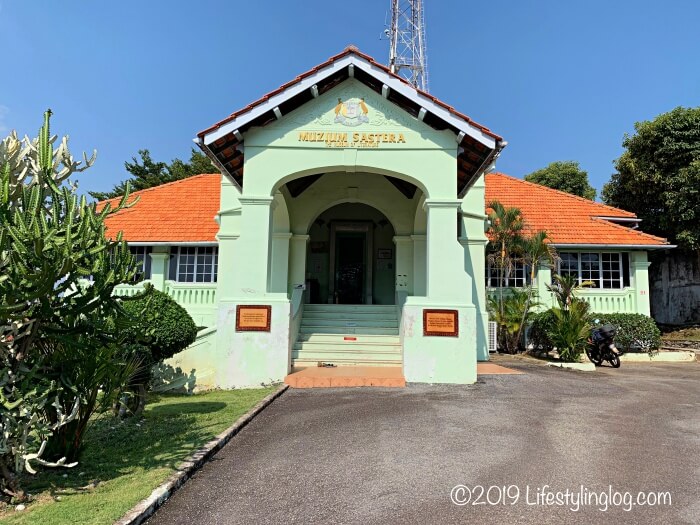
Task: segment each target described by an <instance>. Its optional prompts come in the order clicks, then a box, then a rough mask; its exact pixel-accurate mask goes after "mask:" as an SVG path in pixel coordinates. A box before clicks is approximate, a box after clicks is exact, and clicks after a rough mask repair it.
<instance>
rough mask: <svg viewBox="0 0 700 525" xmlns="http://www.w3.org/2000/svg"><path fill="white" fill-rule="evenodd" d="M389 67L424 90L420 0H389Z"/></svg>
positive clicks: (425, 70) (425, 58) (425, 65)
mask: <svg viewBox="0 0 700 525" xmlns="http://www.w3.org/2000/svg"><path fill="white" fill-rule="evenodd" d="M389 40H390V46H391V48H390V51H389V68H390V69H391V71H392V73H396V74H397V75H401V76H402V77H404V78H405V79H406V80H408V81H409V82H410V83H411V84H412V85H413V86H415V87H416V88H418V89H421V90H423V91H428V56H427V54H426V52H425V19H424V16H423V0H391V30H390V35H389Z"/></svg>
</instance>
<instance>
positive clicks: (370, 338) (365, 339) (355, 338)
mask: <svg viewBox="0 0 700 525" xmlns="http://www.w3.org/2000/svg"><path fill="white" fill-rule="evenodd" d="M346 338H348V339H346ZM298 342H300V343H307V342H308V343H347V342H351V343H378V344H385V345H400V344H401V338H400V337H399V336H398V335H372V334H353V335H350V336H347V335H345V334H324V333H310V334H299V338H298Z"/></svg>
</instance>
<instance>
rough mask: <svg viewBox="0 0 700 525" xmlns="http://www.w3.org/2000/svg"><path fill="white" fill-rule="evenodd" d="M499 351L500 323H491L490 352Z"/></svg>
mask: <svg viewBox="0 0 700 525" xmlns="http://www.w3.org/2000/svg"><path fill="white" fill-rule="evenodd" d="M497 351H498V323H494V322H493V321H489V352H497Z"/></svg>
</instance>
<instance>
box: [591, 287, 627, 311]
mask: <svg viewBox="0 0 700 525" xmlns="http://www.w3.org/2000/svg"><path fill="white" fill-rule="evenodd" d="M578 295H579V297H580V298H581V299H583V300H584V301H586V302H587V303H588V304H590V305H591V312H593V313H597V314H616V313H621V314H628V313H629V314H632V313H635V312H636V311H637V304H636V302H635V289H634V288H624V289H622V290H590V289H589V290H581V291H580V292H579V294H578Z"/></svg>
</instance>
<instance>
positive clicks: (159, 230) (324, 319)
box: [109, 48, 668, 388]
mask: <svg viewBox="0 0 700 525" xmlns="http://www.w3.org/2000/svg"><path fill="white" fill-rule="evenodd" d="M195 141H196V143H197V144H198V146H199V147H200V148H201V149H202V150H203V151H204V152H205V153H206V154H207V155H208V156H209V157H210V158H211V159H212V162H213V163H214V164H215V165H216V166H217V167H218V169H219V170H220V171H221V173H222V174H223V175H218V174H217V175H200V176H195V177H192V178H190V179H186V180H184V181H179V182H176V183H171V184H166V185H164V186H161V187H158V188H153V189H149V190H144V191H142V192H138V194H139V195H140V197H141V200H140V202H139V203H138V204H137V205H136V206H135V207H134V208H132V209H129V210H126V211H124V212H121V213H120V214H118V215H116V216H115V217H113V218H112V219H110V223H109V228H110V231H117V230H121V231H123V232H124V236H125V238H126V239H127V240H128V241H129V242H130V245H131V247H132V250H134V252H135V253H137V256H138V257H139V258H140V260H141V261H142V262H143V270H144V272H145V274H146V275H145V277H146V278H147V279H148V280H150V281H151V282H153V283H154V285H155V286H156V287H158V288H160V289H163V290H165V291H167V292H168V293H169V294H171V295H172V296H173V297H174V298H175V299H176V300H177V301H178V302H180V304H182V305H183V306H185V307H186V308H187V309H188V311H189V312H190V313H191V314H192V315H193V317H194V319H195V321H196V322H197V323H198V324H199V325H200V326H202V327H203V329H202V330H201V331H200V336H199V338H198V340H197V342H196V343H195V344H194V345H193V346H192V347H190V348H189V349H187V350H186V351H185V352H183V353H182V354H179V355H178V356H176V357H175V358H173V360H172V363H173V364H175V365H177V366H180V367H182V368H183V370H186V371H189V370H190V369H196V371H197V377H198V380H197V382H198V384H199V385H200V386H201V387H223V388H229V387H242V386H251V385H259V384H260V383H270V382H274V381H281V380H282V379H283V378H284V377H285V376H286V375H287V374H288V373H289V372H290V371H291V370H292V368H293V367H294V368H298V367H303V366H316V363H317V362H318V361H324V362H331V363H334V364H337V365H339V366H353V365H358V364H363V365H373V366H400V367H402V370H403V374H404V376H405V379H406V381H408V382H419V383H457V384H468V383H473V382H475V381H476V363H477V360H487V359H488V355H489V342H488V334H489V326H488V315H487V312H486V297H487V284H488V282H489V269H488V268H487V264H486V255H485V249H486V245H487V242H488V240H487V237H486V235H485V231H486V227H487V225H486V216H485V202H486V201H487V198H488V199H489V200H491V199H493V198H501V199H502V201H503V202H504V203H505V204H507V205H520V206H521V208H523V212H524V214H525V217H526V219H528V213H527V206H523V202H521V201H522V200H523V199H529V198H531V197H532V196H533V192H534V193H537V192H542V191H543V189H542V188H541V187H538V186H536V185H528V184H529V183H524V182H522V181H519V180H518V179H512V178H510V177H506V176H503V175H498V174H491V175H487V174H489V173H490V172H492V171H493V170H494V168H495V161H496V158H497V157H498V155H499V154H500V152H501V150H502V149H503V148H504V147H505V145H506V143H505V142H504V141H503V140H502V138H501V137H500V136H498V135H497V134H495V133H493V132H492V131H490V130H489V129H488V128H485V127H484V126H481V125H479V124H476V123H475V122H473V121H472V120H471V119H470V118H469V117H467V116H466V115H463V114H462V113H459V112H458V111H456V110H455V109H454V108H452V107H450V106H448V105H446V104H444V103H442V102H440V101H439V100H437V99H435V98H434V97H432V96H430V95H428V94H426V93H423V92H419V91H417V90H416V89H415V88H413V87H412V86H410V85H409V84H407V83H406V82H405V81H403V80H402V79H401V78H399V77H397V76H395V75H393V74H392V73H390V72H389V71H388V70H387V68H386V67H384V66H382V65H380V64H378V63H376V62H375V61H374V60H373V59H372V58H371V57H368V56H366V55H364V54H362V53H360V52H359V51H357V50H356V49H354V48H348V49H346V50H345V51H343V52H342V53H340V54H339V55H336V56H334V57H332V58H331V59H329V60H328V61H327V62H325V63H323V64H321V65H319V66H317V67H315V68H313V69H312V70H310V71H308V72H306V73H304V74H302V75H300V76H299V77H297V78H296V79H294V80H292V81H291V82H289V83H287V84H285V85H284V86H282V87H280V88H279V89H277V90H275V91H273V92H271V93H268V94H267V95H265V96H264V97H262V98H261V99H259V100H258V101H256V102H254V103H252V104H250V105H249V106H247V107H245V108H243V109H242V110H240V111H237V112H235V113H233V114H232V115H230V116H229V117H227V118H225V119H223V120H222V121H221V122H219V123H217V124H215V125H214V126H212V127H210V128H208V129H206V130H204V131H202V132H201V133H199V134H198V135H197V138H196V139H195ZM523 184H525V185H528V186H526V187H525V188H524V189H523V187H522V185H523ZM487 192H488V193H489V195H487ZM499 192H500V193H499ZM549 192H553V190H546V192H545V193H546V195H545V196H544V197H543V199H535V200H538V201H539V202H536V203H534V206H544V205H546V202H547V199H550V200H553V202H555V201H556V202H557V203H559V204H560V203H561V202H564V204H563V205H562V209H563V210H564V212H563V213H565V214H566V213H574V214H576V213H580V216H578V215H577V218H578V219H581V220H582V221H584V222H586V221H587V222H586V224H587V225H588V226H586V227H587V228H588V227H589V226H590V225H591V224H592V225H593V226H592V227H591V228H592V229H591V228H588V230H590V231H588V230H585V228H583V227H579V228H578V230H579V231H581V232H583V233H582V235H583V236H582V237H576V235H575V232H574V234H572V235H573V236H572V237H571V238H569V237H567V236H566V235H567V234H566V233H562V234H561V235H560V239H561V242H560V241H559V240H557V236H556V235H555V236H553V238H554V239H555V242H557V246H558V248H559V250H560V251H562V252H565V253H570V254H571V255H570V256H569V255H567V256H566V258H565V259H562V260H565V261H566V264H567V266H566V268H563V271H566V272H578V274H579V275H580V276H581V278H585V277H591V276H592V275H593V272H597V274H596V275H598V278H599V282H600V287H599V289H596V290H590V291H587V292H586V295H587V297H588V298H589V300H591V301H597V302H598V303H600V304H598V305H597V307H596V308H597V311H602V310H601V308H602V309H608V310H611V311H638V312H642V313H646V314H647V315H648V313H649V302H648V279H647V267H648V263H647V257H646V253H647V250H648V249H655V248H662V247H668V245H667V244H666V243H665V241H664V240H663V239H658V238H656V237H652V236H649V235H646V234H643V233H641V232H639V230H637V229H635V227H636V224H637V222H638V221H636V219H635V218H634V216H633V215H632V214H629V213H627V212H624V211H622V210H615V209H614V208H609V207H606V206H603V205H600V204H596V203H591V202H588V205H590V206H593V208H592V209H593V211H592V212H591V211H590V210H589V209H588V208H585V209H583V208H582V207H583V206H584V205H583V204H582V203H580V202H579V201H578V200H576V205H572V204H571V202H570V201H568V200H567V199H574V200H575V199H577V198H576V197H571V196H566V194H561V193H560V192H554V193H549ZM577 206H579V207H580V208H581V210H579V209H578V208H577ZM533 209H534V208H533ZM567 210H568V212H567ZM532 216H533V226H536V227H537V229H540V228H541V227H542V225H541V224H539V223H538V221H540V222H541V219H540V218H538V217H536V214H535V213H533V214H532ZM562 219H563V220H564V219H565V217H562ZM589 223H590V224H589ZM545 226H548V225H547V224H545ZM551 226H552V227H554V225H553V224H552V225H551ZM582 228H583V229H582ZM545 229H549V228H545ZM584 230H585V231H584ZM611 232H612V233H611ZM516 274H517V272H516ZM584 274H585V275H584ZM515 278H517V276H515V277H514V279H515ZM547 279H551V274H550V273H549V270H545V271H543V272H541V273H540V280H541V282H540V283H536V284H537V286H538V287H539V288H540V289H541V290H542V291H543V296H546V291H544V284H545V283H546V281H547ZM515 284H517V283H515ZM137 288H138V287H122V288H121V289H120V290H118V293H121V294H130V293H135V290H136V289H137Z"/></svg>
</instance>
